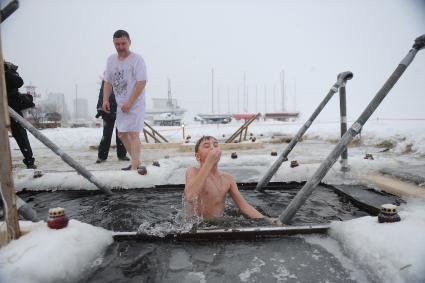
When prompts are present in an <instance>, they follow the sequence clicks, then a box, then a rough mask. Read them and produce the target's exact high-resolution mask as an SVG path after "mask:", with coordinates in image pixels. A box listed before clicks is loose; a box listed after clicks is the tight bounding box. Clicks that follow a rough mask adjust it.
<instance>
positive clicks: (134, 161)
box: [128, 132, 141, 169]
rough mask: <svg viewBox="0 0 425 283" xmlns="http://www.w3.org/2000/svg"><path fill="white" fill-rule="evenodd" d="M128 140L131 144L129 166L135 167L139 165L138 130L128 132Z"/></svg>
mask: <svg viewBox="0 0 425 283" xmlns="http://www.w3.org/2000/svg"><path fill="white" fill-rule="evenodd" d="M128 140H129V141H130V146H131V168H132V169H137V167H139V166H140V163H141V162H140V138H139V132H129V133H128Z"/></svg>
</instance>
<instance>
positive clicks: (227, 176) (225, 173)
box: [220, 171, 233, 181]
mask: <svg viewBox="0 0 425 283" xmlns="http://www.w3.org/2000/svg"><path fill="white" fill-rule="evenodd" d="M220 173H221V175H222V176H223V177H224V178H226V179H227V180H229V181H233V176H232V175H231V174H229V173H227V172H223V171H221V172H220Z"/></svg>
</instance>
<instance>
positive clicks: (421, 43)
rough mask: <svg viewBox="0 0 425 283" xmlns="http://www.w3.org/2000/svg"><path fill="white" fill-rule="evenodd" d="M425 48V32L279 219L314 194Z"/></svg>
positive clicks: (283, 219)
mask: <svg viewBox="0 0 425 283" xmlns="http://www.w3.org/2000/svg"><path fill="white" fill-rule="evenodd" d="M423 48H425V34H424V35H422V36H420V37H418V38H416V40H415V43H414V44H413V47H412V49H410V51H409V53H408V54H407V55H406V56H405V57H404V58H403V60H402V61H401V62H400V64H399V65H398V66H397V68H396V69H395V70H394V72H393V73H392V74H391V76H390V77H389V78H388V80H387V81H386V82H385V84H384V85H383V86H382V88H381V89H380V90H379V91H378V92H377V94H376V95H375V97H374V98H373V99H372V101H371V102H370V103H369V105H368V106H367V107H366V109H365V110H364V111H363V113H362V114H361V115H360V117H359V118H358V119H357V120H356V122H354V124H353V125H352V126H351V127H350V129H348V131H347V132H346V133H345V134H344V135H343V136H342V138H341V140H340V141H339V143H338V144H337V145H336V146H335V148H334V149H333V150H332V152H331V153H330V154H329V156H328V157H327V158H326V159H325V160H324V161H323V162H322V164H321V165H320V166H319V168H318V169H317V171H316V172H315V173H314V175H313V176H312V177H311V178H310V180H309V181H308V182H307V183H306V184H305V185H304V187H303V188H302V189H301V190H300V191H299V192H298V193H297V195H296V196H295V197H294V198H293V199H292V201H291V202H290V203H289V205H288V206H287V207H286V209H285V210H284V211H283V212H282V214H281V215H280V216H279V220H280V221H281V222H282V223H284V224H288V223H289V222H290V221H291V219H292V217H293V216H294V215H295V213H296V212H297V211H298V209H299V208H300V207H301V206H302V205H303V204H304V203H305V201H306V200H307V198H308V197H309V196H310V195H311V194H312V192H313V191H314V189H315V188H316V187H317V185H318V184H319V183H320V181H321V180H322V179H323V178H324V177H325V175H326V174H327V173H328V171H329V170H330V168H331V167H332V166H333V165H334V164H335V162H336V160H337V159H338V157H339V156H340V155H341V154H342V153H343V152H344V150H346V149H347V146H348V144H349V143H350V142H351V141H352V140H353V138H354V137H355V136H356V135H357V134H359V132H360V130H361V129H362V127H363V125H364V124H365V123H366V122H367V120H368V119H369V118H370V116H371V115H372V114H373V112H375V110H376V109H377V108H378V106H379V105H380V104H381V102H382V101H383V100H384V98H385V97H386V96H387V94H388V93H389V92H390V90H391V89H392V88H393V86H394V85H395V84H396V83H397V81H398V80H399V79H400V77H401V76H402V75H403V73H404V71H405V70H406V69H407V67H408V66H409V65H410V63H411V62H412V61H413V59H414V58H415V56H416V53H417V52H418V51H419V50H421V49H423Z"/></svg>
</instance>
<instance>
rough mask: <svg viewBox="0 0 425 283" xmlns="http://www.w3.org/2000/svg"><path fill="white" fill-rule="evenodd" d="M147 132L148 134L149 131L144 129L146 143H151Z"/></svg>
mask: <svg viewBox="0 0 425 283" xmlns="http://www.w3.org/2000/svg"><path fill="white" fill-rule="evenodd" d="M147 132H148V131H147V130H145V129H143V135H144V136H145V141H146V143H149V140H148V136H147V135H146V133H147Z"/></svg>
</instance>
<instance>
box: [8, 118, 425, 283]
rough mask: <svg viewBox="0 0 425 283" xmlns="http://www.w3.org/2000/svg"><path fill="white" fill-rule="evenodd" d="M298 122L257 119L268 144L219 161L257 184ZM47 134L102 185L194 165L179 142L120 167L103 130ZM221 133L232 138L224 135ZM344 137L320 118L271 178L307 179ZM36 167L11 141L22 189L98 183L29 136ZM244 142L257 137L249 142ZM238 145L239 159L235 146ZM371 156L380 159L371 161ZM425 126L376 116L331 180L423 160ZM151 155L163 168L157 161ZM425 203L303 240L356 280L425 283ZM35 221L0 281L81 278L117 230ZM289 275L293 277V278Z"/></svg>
mask: <svg viewBox="0 0 425 283" xmlns="http://www.w3.org/2000/svg"><path fill="white" fill-rule="evenodd" d="M240 125H241V124H238V123H232V124H229V125H202V126H200V125H188V126H186V128H185V132H186V135H191V137H192V139H191V141H192V143H193V142H195V141H196V140H197V139H198V138H199V137H201V136H202V135H213V136H216V137H218V138H219V139H220V140H223V139H224V138H225V137H228V136H229V135H230V134H231V133H233V132H234V131H236V129H237V128H238V127H239V126H240ZM300 126H301V123H281V122H256V123H254V124H253V125H252V126H250V128H249V133H251V132H252V134H253V136H255V137H257V141H256V142H257V143H262V144H263V147H261V148H257V149H251V150H247V149H245V150H231V151H230V150H229V151H223V155H222V160H221V168H222V169H224V170H229V171H230V172H232V173H234V174H235V176H236V179H237V181H239V182H249V181H251V182H255V181H258V178H260V177H261V176H262V175H263V174H264V172H265V171H266V170H267V169H268V167H269V166H270V165H271V164H272V163H273V162H274V160H275V158H276V157H273V156H271V155H270V151H271V150H277V151H278V152H281V151H282V150H283V149H284V147H285V146H286V143H275V141H276V140H278V139H279V138H282V137H284V136H289V137H292V136H294V135H295V133H296V132H297V131H298V129H299V127H300ZM157 129H158V130H159V131H160V133H161V134H163V135H164V136H165V137H166V138H167V139H169V140H170V141H172V142H177V143H182V142H183V139H182V129H181V128H180V127H160V128H157ZM43 133H44V134H45V135H46V136H47V137H49V138H50V139H51V140H52V141H53V142H55V143H56V144H57V145H58V146H59V147H60V148H62V149H63V150H64V151H65V152H67V153H68V154H69V155H70V156H72V157H73V158H74V159H76V160H77V161H78V162H80V163H81V164H83V165H84V166H86V167H87V168H88V169H89V170H92V172H93V174H94V175H95V176H96V177H98V178H99V179H100V180H102V182H105V183H107V184H109V185H110V186H112V187H123V188H147V187H152V186H154V185H159V184H177V183H179V184H182V183H184V173H185V170H186V168H187V167H188V166H195V165H196V161H195V158H194V156H193V152H190V151H179V150H177V149H175V148H170V149H160V150H156V149H152V150H144V151H143V152H142V160H143V162H144V164H145V165H147V167H148V175H146V176H140V175H138V174H136V173H135V172H128V171H127V172H125V171H121V170H119V168H121V167H124V166H126V165H127V163H123V162H118V161H117V159H116V156H115V152H114V150H113V149H111V151H110V155H109V158H108V160H107V162H104V163H101V164H95V160H96V158H97V151H96V150H91V149H89V147H90V146H93V145H97V144H98V142H99V141H100V138H101V134H102V130H101V129H99V128H95V129H93V128H74V129H68V128H64V129H60V128H58V129H48V130H43ZM223 135H224V136H225V137H223ZM338 137H339V125H338V124H337V123H318V124H313V125H312V127H311V129H309V130H308V131H307V133H306V135H305V137H304V140H303V141H302V142H300V143H299V144H298V145H297V146H296V147H295V149H294V150H293V152H292V153H291V154H290V155H289V160H293V159H296V160H298V161H299V163H300V166H299V167H295V168H290V167H289V164H288V163H284V164H283V165H282V167H281V168H280V169H279V171H278V172H277V174H276V176H275V177H274V178H273V179H272V180H273V181H284V182H286V181H306V180H308V178H309V177H310V176H311V175H312V174H313V173H314V171H315V170H316V169H317V168H318V166H319V165H320V163H321V162H322V161H323V159H324V158H325V157H326V156H327V155H328V154H329V153H330V151H331V150H332V149H333V147H334V145H335V141H337V140H338ZM30 141H31V144H32V146H33V151H34V154H35V158H36V160H37V165H38V166H39V168H40V169H41V170H43V171H44V173H45V175H44V176H43V177H41V178H37V179H34V178H33V170H27V169H24V167H23V165H21V164H20V160H21V159H22V157H21V155H20V152H19V150H17V145H16V144H15V142H14V140H13V139H11V145H12V149H13V150H12V157H13V162H14V169H13V173H14V178H15V183H16V186H17V188H18V190H21V189H23V188H27V189H31V190H43V189H46V188H49V189H66V190H69V189H95V187H94V186H93V185H91V184H90V183H89V182H87V181H86V180H85V179H84V178H83V177H81V176H80V175H78V174H76V173H75V172H73V169H71V168H70V167H69V166H68V165H65V164H64V163H63V162H62V161H61V159H60V158H58V157H56V156H55V155H54V154H53V153H51V152H50V150H48V149H46V148H45V147H44V145H42V144H41V143H40V142H38V141H36V140H35V139H34V137H32V136H31V135H30ZM246 143H251V142H250V141H247V142H246ZM232 151H237V152H238V155H239V157H238V159H231V158H230V153H231V152H232ZM365 153H371V154H373V156H374V160H367V159H364V155H365ZM424 157H425V123H424V122H423V121H371V122H368V123H367V124H366V125H365V127H364V129H363V130H362V135H361V141H360V142H358V143H357V144H356V145H354V146H352V147H350V148H349V159H348V162H349V165H350V167H351V170H350V172H348V173H345V174H344V173H341V171H340V170H339V164H338V163H336V164H335V165H334V166H333V168H332V169H331V170H330V171H329V173H328V174H327V175H326V177H325V179H324V181H325V182H328V183H331V184H347V183H348V184H359V183H360V184H364V180H363V176H364V175H365V174H368V173H374V172H377V171H379V170H381V169H382V168H397V167H398V166H424V164H425V158H424ZM153 160H158V161H159V162H160V165H161V166H160V167H155V166H152V165H151V162H152V161H153ZM424 208H425V203H424V202H423V201H422V202H421V201H418V200H407V203H406V204H403V205H402V206H401V207H400V208H399V209H400V216H401V219H402V221H401V222H398V223H391V224H388V223H387V224H378V221H377V218H376V217H370V216H367V217H361V218H358V219H354V220H350V221H344V222H334V223H332V224H331V230H330V233H329V237H326V238H321V237H318V236H308V237H305V239H306V240H307V241H308V242H310V243H314V244H318V245H321V246H322V247H324V248H325V249H327V250H328V251H330V252H331V253H332V254H333V255H334V256H335V257H337V258H338V259H339V260H340V262H341V263H342V264H343V265H344V267H345V268H346V269H347V270H351V277H352V279H353V280H356V281H358V282H367V281H371V282H409V283H410V282H418V283H419V282H425V265H424V264H423V263H424V262H425V245H424V244H423V235H424V234H425V209H424ZM25 225H30V226H31V231H32V232H31V233H29V234H27V235H25V236H23V237H21V238H20V239H18V240H16V241H13V242H11V243H10V244H8V245H7V246H6V247H3V248H2V249H1V250H0V282H58V281H61V282H76V281H78V278H80V276H83V275H84V272H85V271H86V269H87V268H88V267H90V266H93V265H96V264H99V262H101V261H102V252H103V251H104V250H105V248H106V247H107V246H108V245H109V244H110V243H111V242H112V236H111V234H110V232H108V231H105V230H103V229H101V228H97V227H93V226H90V225H88V224H84V223H81V222H78V221H75V220H71V221H70V223H69V227H68V228H66V229H63V230H58V231H56V230H50V229H48V228H47V227H46V223H44V222H39V223H35V224H28V223H22V226H25ZM186 257H187V255H186V254H185V253H184V251H180V252H179V253H176V254H174V255H173V261H172V263H173V265H172V266H170V268H180V267H181V266H182V265H184V267H185V268H186V267H187V268H189V267H188V266H189V265H190V262H188V260H187V258H186ZM258 268H260V269H261V268H262V263H261V261H259V260H258V259H255V258H253V262H252V266H246V269H245V270H244V271H243V272H241V273H240V275H239V280H240V281H246V280H248V281H249V278H251V277H252V276H254V275H255V274H256V272H257V269H258ZM274 276H275V277H276V279H277V280H278V279H279V278H284V279H291V278H292V279H294V278H293V276H295V275H293V274H289V273H288V272H287V270H285V268H284V267H282V268H281V269H280V270H275V273H274ZM291 276H292V277H291ZM187 280H195V281H203V280H204V275H203V274H202V273H199V272H190V273H188V274H187Z"/></svg>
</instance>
